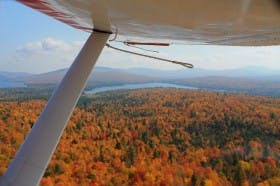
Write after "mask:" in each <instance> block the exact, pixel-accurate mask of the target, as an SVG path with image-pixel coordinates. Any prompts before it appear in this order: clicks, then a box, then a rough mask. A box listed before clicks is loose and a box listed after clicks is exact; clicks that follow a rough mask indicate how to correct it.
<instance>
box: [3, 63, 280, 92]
mask: <svg viewBox="0 0 280 186" xmlns="http://www.w3.org/2000/svg"><path fill="white" fill-rule="evenodd" d="M67 70H68V69H60V70H56V71H52V72H48V73H42V74H28V73H22V72H18V73H17V72H0V82H1V81H2V82H5V81H17V82H22V83H24V84H26V85H28V86H33V87H34V86H37V85H40V86H42V85H43V86H46V85H51V86H52V87H53V85H54V84H57V83H58V82H60V80H61V79H62V78H63V76H64V74H65V73H66V71H67ZM148 82H149V83H150V82H159V83H173V84H178V85H187V86H192V87H198V88H202V89H210V90H226V91H234V92H242V93H249V94H257V95H269V96H277V97H278V96H280V71H276V70H269V69H265V68H259V67H246V68H241V69H233V70H205V69H196V68H194V69H183V70H156V69H148V68H130V69H116V68H107V67H96V68H95V69H94V71H93V72H92V74H91V75H90V77H89V81H88V84H87V87H86V89H87V90H89V89H92V88H95V87H102V86H112V85H121V84H128V83H148Z"/></svg>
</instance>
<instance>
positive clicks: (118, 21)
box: [18, 0, 280, 46]
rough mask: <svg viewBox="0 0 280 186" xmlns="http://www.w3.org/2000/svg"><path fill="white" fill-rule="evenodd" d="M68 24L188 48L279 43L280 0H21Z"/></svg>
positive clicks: (88, 29)
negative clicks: (172, 43)
mask: <svg viewBox="0 0 280 186" xmlns="http://www.w3.org/2000/svg"><path fill="white" fill-rule="evenodd" d="M18 1H19V2H21V3H23V4H25V5H27V6H29V7H31V8H33V9H36V10H38V11H40V12H43V13H44V14H47V15H49V16H51V17H54V18H55V19H57V20H59V21H61V22H64V23H66V24H68V25H70V26H72V27H75V28H78V29H81V30H84V31H87V32H91V31H92V30H93V29H96V30H102V31H109V32H114V33H117V34H118V37H119V38H122V39H127V40H129V39H133V40H137V39H139V38H141V39H142V38H146V40H153V41H154V40H157V41H172V42H178V43H184V44H210V45H236V46H265V45H279V44H280V3H279V1H278V0H211V1H209V0H152V1H151V0H106V1H105V0H104V1H103V0H56V1H55V0H18Z"/></svg>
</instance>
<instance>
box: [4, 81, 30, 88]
mask: <svg viewBox="0 0 280 186" xmlns="http://www.w3.org/2000/svg"><path fill="white" fill-rule="evenodd" d="M21 87H26V85H25V84H24V83H22V82H13V81H0V88H21Z"/></svg>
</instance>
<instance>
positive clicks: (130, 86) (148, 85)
mask: <svg viewBox="0 0 280 186" xmlns="http://www.w3.org/2000/svg"><path fill="white" fill-rule="evenodd" d="M141 88H180V89H198V88H196V87H190V86H184V85H176V84H171V83H139V84H124V85H118V86H106V87H100V88H94V89H92V90H89V91H85V94H96V93H99V92H106V91H111V90H121V89H124V90H133V89H141Z"/></svg>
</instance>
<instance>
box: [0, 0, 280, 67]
mask: <svg viewBox="0 0 280 186" xmlns="http://www.w3.org/2000/svg"><path fill="white" fill-rule="evenodd" d="M0 24H1V25H0V28H1V29H0V41H1V44H0V71H10V72H29V73H43V72H49V71H53V70H57V69H61V68H67V67H69V66H70V65H71V63H72V62H73V60H74V59H75V56H76V55H77V54H78V52H79V50H80V49H81V47H82V46H83V44H84V42H85V41H86V39H87V38H88V37H89V33H86V32H84V31H81V30H77V29H74V28H72V27H70V26H68V25H66V24H63V23H61V22H59V21H57V20H54V19H53V18H51V17H48V16H46V15H44V14H42V13H40V12H37V11H35V10H33V9H30V8H28V7H26V6H24V5H21V4H19V3H17V2H15V1H13V0H1V1H0ZM116 46H118V47H121V48H125V49H128V50H135V49H132V48H128V47H126V46H124V45H121V44H116ZM145 48H146V47H145ZM149 49H152V50H157V51H159V53H156V54H155V53H151V52H148V53H147V52H145V51H142V50H138V52H140V53H147V54H150V55H155V56H158V57H164V58H168V59H172V60H180V61H185V62H188V63H192V64H193V65H194V66H195V68H203V69H215V70H223V69H235V68H243V67H264V68H267V69H273V70H280V52H279V51H280V46H273V47H225V46H207V45H191V46H187V45H171V46H170V47H152V48H149ZM97 66H105V67H111V68H155V69H162V70H169V69H172V70H173V69H174V70H175V69H182V68H184V67H181V66H179V65H174V64H168V63H166V62H161V61H156V60H151V59H147V58H143V57H137V56H134V55H130V54H126V53H121V52H118V51H114V50H112V49H108V48H104V50H103V52H102V54H101V56H100V58H99V60H98V62H97Z"/></svg>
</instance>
